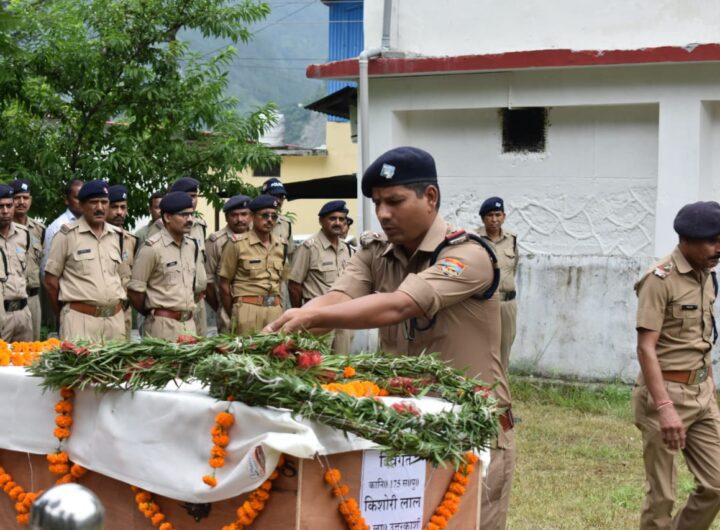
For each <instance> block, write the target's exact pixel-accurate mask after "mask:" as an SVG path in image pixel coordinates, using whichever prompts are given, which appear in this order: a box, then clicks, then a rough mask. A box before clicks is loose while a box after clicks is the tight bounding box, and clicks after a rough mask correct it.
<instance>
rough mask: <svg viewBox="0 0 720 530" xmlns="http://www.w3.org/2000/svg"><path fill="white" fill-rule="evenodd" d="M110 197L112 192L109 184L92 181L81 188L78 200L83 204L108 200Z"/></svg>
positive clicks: (101, 181) (102, 181)
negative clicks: (91, 200) (95, 200)
mask: <svg viewBox="0 0 720 530" xmlns="http://www.w3.org/2000/svg"><path fill="white" fill-rule="evenodd" d="M109 195H110V190H109V189H108V185H107V182H105V181H104V180H91V181H90V182H86V183H85V184H83V185H82V188H80V191H79V192H78V200H79V201H81V202H82V201H88V200H90V199H97V198H106V199H107V198H108V196H109Z"/></svg>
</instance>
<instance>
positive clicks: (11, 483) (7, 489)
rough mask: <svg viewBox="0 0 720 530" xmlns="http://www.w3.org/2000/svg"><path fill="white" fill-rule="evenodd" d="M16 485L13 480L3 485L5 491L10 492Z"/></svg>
mask: <svg viewBox="0 0 720 530" xmlns="http://www.w3.org/2000/svg"><path fill="white" fill-rule="evenodd" d="M15 486H17V484H15V482H14V481H13V480H9V481H8V482H6V483H5V486H3V491H4V492H5V493H10V490H12V489H13V488H14V487H15Z"/></svg>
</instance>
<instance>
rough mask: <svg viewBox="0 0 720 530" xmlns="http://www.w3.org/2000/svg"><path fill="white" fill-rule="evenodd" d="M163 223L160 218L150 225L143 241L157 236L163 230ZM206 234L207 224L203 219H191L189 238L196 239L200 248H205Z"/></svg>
mask: <svg viewBox="0 0 720 530" xmlns="http://www.w3.org/2000/svg"><path fill="white" fill-rule="evenodd" d="M163 226H164V225H163V222H162V217H160V218H159V219H157V220H156V221H155V222H154V223H150V225H149V227H148V229H147V234H146V235H145V239H148V238H150V237H151V236H154V235H155V234H159V233H160V230H162V228H163ZM206 232H207V223H206V222H205V220H204V219H201V218H200V217H195V218H194V219H193V225H192V228H191V229H190V237H192V238H193V239H197V240H198V242H199V243H200V246H201V247H203V249H204V248H205V233H206Z"/></svg>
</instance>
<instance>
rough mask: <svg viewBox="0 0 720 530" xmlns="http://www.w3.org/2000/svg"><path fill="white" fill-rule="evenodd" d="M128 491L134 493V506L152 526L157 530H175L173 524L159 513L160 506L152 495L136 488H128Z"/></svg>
mask: <svg viewBox="0 0 720 530" xmlns="http://www.w3.org/2000/svg"><path fill="white" fill-rule="evenodd" d="M130 489H131V490H132V491H133V493H135V504H137V507H138V510H139V511H140V513H142V514H143V515H144V516H145V517H147V518H148V519H150V523H152V525H153V526H155V527H157V529H158V530H175V527H174V526H173V524H172V523H170V522H168V521H167V517H165V514H164V513H162V512H161V511H160V506H159V505H158V504H157V503H156V502H155V501H154V500H153V496H152V493H150V492H148V491H145V490H142V489H140V488H138V487H136V486H130Z"/></svg>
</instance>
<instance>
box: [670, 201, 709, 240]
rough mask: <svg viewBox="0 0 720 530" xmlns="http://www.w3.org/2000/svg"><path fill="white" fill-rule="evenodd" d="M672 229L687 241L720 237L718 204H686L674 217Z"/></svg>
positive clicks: (701, 202)
mask: <svg viewBox="0 0 720 530" xmlns="http://www.w3.org/2000/svg"><path fill="white" fill-rule="evenodd" d="M673 228H675V231H676V232H677V233H678V235H680V236H681V237H684V238H687V239H712V238H715V237H717V236H718V235H720V204H718V203H717V202H715V201H707V202H703V201H700V202H694V203H692V204H686V205H685V206H683V207H682V208H680V211H679V212H678V213H677V215H676V216H675V222H674V223H673Z"/></svg>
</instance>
